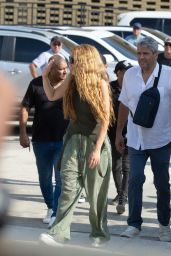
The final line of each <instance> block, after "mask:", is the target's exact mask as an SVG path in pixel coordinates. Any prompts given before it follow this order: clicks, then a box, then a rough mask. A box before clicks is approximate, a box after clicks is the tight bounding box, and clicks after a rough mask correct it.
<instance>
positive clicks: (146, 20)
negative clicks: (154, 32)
mask: <svg viewBox="0 0 171 256" xmlns="http://www.w3.org/2000/svg"><path fill="white" fill-rule="evenodd" d="M117 19H118V23H117V25H119V26H132V24H133V23H135V22H140V23H141V24H142V26H143V27H148V28H153V29H158V30H159V31H162V32H164V33H166V34H168V35H171V30H170V27H171V12H170V11H167V12H165V11H133V12H125V13H121V14H119V15H118V17H117Z"/></svg>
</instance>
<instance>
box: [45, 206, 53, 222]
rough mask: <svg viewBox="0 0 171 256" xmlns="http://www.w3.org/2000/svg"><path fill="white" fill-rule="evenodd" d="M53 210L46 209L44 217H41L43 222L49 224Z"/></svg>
mask: <svg viewBox="0 0 171 256" xmlns="http://www.w3.org/2000/svg"><path fill="white" fill-rule="evenodd" d="M52 213H53V210H52V209H48V210H47V213H46V216H45V218H44V219H43V223H45V224H49V222H50V219H51V216H52Z"/></svg>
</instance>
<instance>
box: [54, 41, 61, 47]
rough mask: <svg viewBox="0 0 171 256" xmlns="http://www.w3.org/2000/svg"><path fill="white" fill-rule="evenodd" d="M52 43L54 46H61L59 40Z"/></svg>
mask: <svg viewBox="0 0 171 256" xmlns="http://www.w3.org/2000/svg"><path fill="white" fill-rule="evenodd" d="M53 45H54V46H61V43H60V42H54V43H53Z"/></svg>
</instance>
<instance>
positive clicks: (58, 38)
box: [50, 36, 62, 44]
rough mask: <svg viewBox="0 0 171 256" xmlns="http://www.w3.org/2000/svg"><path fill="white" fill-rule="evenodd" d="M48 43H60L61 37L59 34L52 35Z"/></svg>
mask: <svg viewBox="0 0 171 256" xmlns="http://www.w3.org/2000/svg"><path fill="white" fill-rule="evenodd" d="M50 43H60V44H61V43H62V41H61V38H60V37H59V36H54V37H52V39H51V41H50Z"/></svg>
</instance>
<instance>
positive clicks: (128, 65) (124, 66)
mask: <svg viewBox="0 0 171 256" xmlns="http://www.w3.org/2000/svg"><path fill="white" fill-rule="evenodd" d="M131 67H132V65H131V63H129V62H128V61H127V60H122V61H119V62H118V63H117V64H116V66H115V70H114V73H115V74H116V73H117V72H118V70H127V69H129V68H131Z"/></svg>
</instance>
